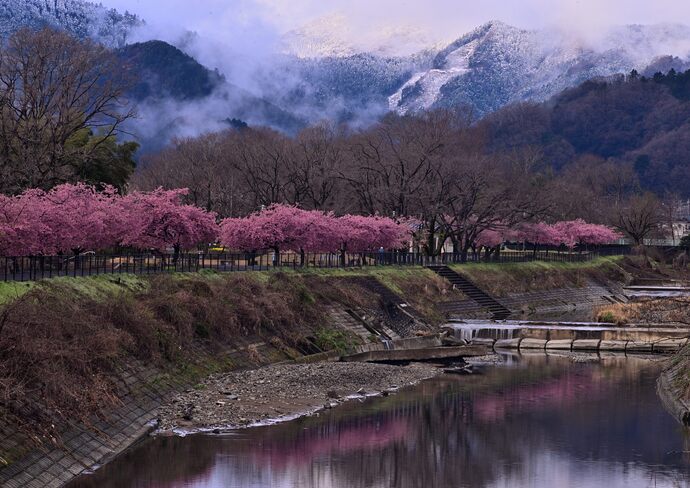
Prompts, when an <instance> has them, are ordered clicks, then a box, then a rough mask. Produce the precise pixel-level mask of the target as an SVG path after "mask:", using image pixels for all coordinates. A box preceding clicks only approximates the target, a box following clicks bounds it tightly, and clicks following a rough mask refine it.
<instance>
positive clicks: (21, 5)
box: [0, 0, 143, 47]
mask: <svg viewBox="0 0 690 488" xmlns="http://www.w3.org/2000/svg"><path fill="white" fill-rule="evenodd" d="M142 24H143V22H142V21H141V20H140V19H139V18H138V17H137V16H136V15H133V14H130V13H129V12H125V13H124V14H122V13H120V12H118V11H117V10H115V9H108V8H105V7H104V6H102V5H100V4H95V3H91V2H87V1H84V0H0V37H7V36H8V35H10V34H11V33H12V32H14V31H16V30H18V29H21V28H22V27H42V26H46V25H47V26H52V27H58V28H61V29H65V30H67V31H68V32H71V33H72V34H74V35H75V36H77V37H80V38H86V37H89V38H92V39H95V40H97V41H99V42H101V43H102V44H105V45H107V46H110V47H121V46H123V45H125V44H126V43H127V39H128V37H129V34H130V32H131V31H132V30H133V29H134V28H136V27H139V26H141V25H142Z"/></svg>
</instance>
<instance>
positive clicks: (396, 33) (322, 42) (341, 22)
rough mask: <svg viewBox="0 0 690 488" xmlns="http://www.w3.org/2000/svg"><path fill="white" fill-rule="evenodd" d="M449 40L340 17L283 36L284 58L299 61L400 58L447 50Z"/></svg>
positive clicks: (401, 27)
mask: <svg viewBox="0 0 690 488" xmlns="http://www.w3.org/2000/svg"><path fill="white" fill-rule="evenodd" d="M450 40H451V39H438V38H435V37H433V36H432V35H431V33H429V32H427V31H425V30H423V29H421V28H419V27H417V26H414V25H394V24H391V25H386V24H385V23H383V24H379V23H377V24H376V25H370V26H367V27H363V26H354V25H352V23H351V22H350V21H349V20H348V18H347V17H346V16H345V15H343V14H339V13H335V14H331V15H326V16H323V17H319V18H317V19H315V20H313V21H311V22H308V23H307V24H305V25H303V26H301V27H299V28H297V29H293V30H291V31H288V32H287V33H285V34H284V35H283V38H282V43H283V51H284V54H288V55H291V56H295V57H298V58H324V57H349V56H355V55H358V54H370V55H374V56H379V57H384V58H400V57H405V56H411V55H415V54H417V53H419V52H422V51H428V50H436V51H438V50H439V49H441V48H442V47H444V46H446V45H447V44H448V42H450Z"/></svg>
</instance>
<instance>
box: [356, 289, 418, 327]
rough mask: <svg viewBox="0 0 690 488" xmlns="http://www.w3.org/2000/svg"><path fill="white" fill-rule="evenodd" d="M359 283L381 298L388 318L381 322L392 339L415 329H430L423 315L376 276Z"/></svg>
mask: <svg viewBox="0 0 690 488" xmlns="http://www.w3.org/2000/svg"><path fill="white" fill-rule="evenodd" d="M357 282H358V284H359V285H361V286H363V287H364V288H366V289H367V290H369V291H370V292H372V293H375V294H377V295H378V296H379V298H380V299H381V303H382V305H383V308H384V309H385V310H386V313H387V315H388V320H387V321H386V323H383V324H381V328H382V330H383V331H384V332H385V333H386V334H387V335H388V336H390V337H391V338H392V339H397V338H399V337H407V336H410V335H411V334H412V332H414V331H415V330H425V329H428V328H429V327H428V325H426V324H425V323H424V321H423V320H422V319H421V318H420V317H421V315H420V314H419V313H418V312H417V311H416V310H415V309H414V308H413V307H412V306H411V305H410V304H409V303H407V302H406V301H405V300H404V299H403V298H401V297H400V296H398V295H397V294H396V293H395V292H394V291H392V290H391V289H390V288H388V287H387V286H385V285H384V284H383V283H381V282H380V281H379V280H377V279H376V278H374V277H362V278H360V279H358V281H357Z"/></svg>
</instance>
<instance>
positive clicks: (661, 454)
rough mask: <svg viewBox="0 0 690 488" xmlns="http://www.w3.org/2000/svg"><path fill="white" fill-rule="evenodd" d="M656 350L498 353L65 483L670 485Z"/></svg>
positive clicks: (671, 425)
mask: <svg viewBox="0 0 690 488" xmlns="http://www.w3.org/2000/svg"><path fill="white" fill-rule="evenodd" d="M659 371H660V363H659V357H658V356H657V357H643V356H629V357H626V356H624V355H616V354H605V353H602V354H601V355H585V354H575V355H573V354H572V353H571V354H549V355H546V354H545V353H543V352H536V353H533V354H524V353H523V354H518V353H504V354H502V355H501V362H500V363H499V364H498V365H496V366H487V367H486V370H485V371H484V373H483V374H481V375H473V376H463V377H458V376H451V375H448V376H441V377H437V378H435V379H431V380H427V381H425V382H423V383H421V384H419V385H417V386H415V387H411V388H409V389H406V390H404V391H402V392H400V393H399V394H396V395H391V396H388V397H379V398H370V399H367V400H362V401H361V403H360V402H357V401H355V402H350V403H347V404H344V405H342V406H339V407H337V408H335V409H332V410H328V411H325V412H323V413H321V414H320V415H318V416H312V417H306V418H302V419H298V420H294V421H290V422H286V423H283V424H278V425H273V426H265V427H256V428H250V429H244V430H238V431H233V432H231V433H229V434H226V435H190V436H187V437H158V438H153V439H150V440H147V441H146V442H144V443H143V444H141V445H140V446H139V447H137V448H136V449H134V450H131V451H130V452H128V453H126V454H125V455H124V456H122V457H120V458H118V459H117V460H115V461H114V462H113V463H111V464H109V465H107V466H105V467H103V468H101V469H100V470H98V471H96V472H95V473H94V474H92V475H86V476H83V477H81V478H80V479H78V480H77V481H75V482H74V483H72V484H71V485H69V486H70V487H71V488H96V487H99V488H110V487H112V488H115V487H118V488H127V487H137V488H154V487H156V488H180V487H185V488H202V487H203V488H221V487H222V488H239V487H242V488H249V487H257V488H258V487H267V486H277V487H314V488H320V487H324V488H325V487H336V488H350V487H401V488H405V487H410V488H412V487H438V488H444V487H559V488H560V487H571V486H572V487H579V488H589V487H592V488H593V487H602V486H603V487H606V488H618V487H620V488H623V487H626V488H636V487H681V486H690V454H688V453H689V452H690V438H689V437H688V434H687V432H685V431H684V430H683V429H682V427H681V426H680V425H679V424H678V423H677V422H676V421H675V420H674V419H673V417H672V416H671V415H669V414H668V413H667V412H666V411H665V410H664V409H663V407H662V405H661V403H660V401H659V399H658V398H657V395H656V393H655V384H656V378H657V376H658V374H659Z"/></svg>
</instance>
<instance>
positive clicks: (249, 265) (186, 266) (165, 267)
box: [0, 247, 628, 281]
mask: <svg viewBox="0 0 690 488" xmlns="http://www.w3.org/2000/svg"><path fill="white" fill-rule="evenodd" d="M627 253H628V248H625V247H617V248H603V249H601V250H596V251H584V252H557V251H537V252H534V251H532V250H528V251H503V252H501V253H498V254H496V253H494V254H492V255H486V254H484V253H469V254H467V255H466V256H463V255H462V254H456V253H444V254H440V255H437V256H427V255H424V254H420V253H413V252H399V251H398V252H369V253H347V254H342V253H307V254H304V255H300V254H298V253H281V254H280V255H279V256H278V255H276V254H273V253H265V252H264V253H195V254H179V255H178V256H174V255H172V254H154V253H149V254H93V253H86V254H80V255H77V256H75V255H69V256H68V255H62V256H24V257H2V256H0V281H34V280H40V279H45V278H55V277H61V276H71V277H77V276H95V275H102V274H108V275H114V274H138V275H140V274H155V273H167V272H181V273H189V272H199V271H203V270H214V271H261V270H269V269H281V268H283V269H284V268H295V269H297V268H303V267H307V268H353V267H365V266H428V265H434V264H459V263H478V262H493V263H524V262H529V261H548V262H564V263H576V262H585V261H590V260H592V259H595V258H597V257H599V256H610V255H622V254H627Z"/></svg>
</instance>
